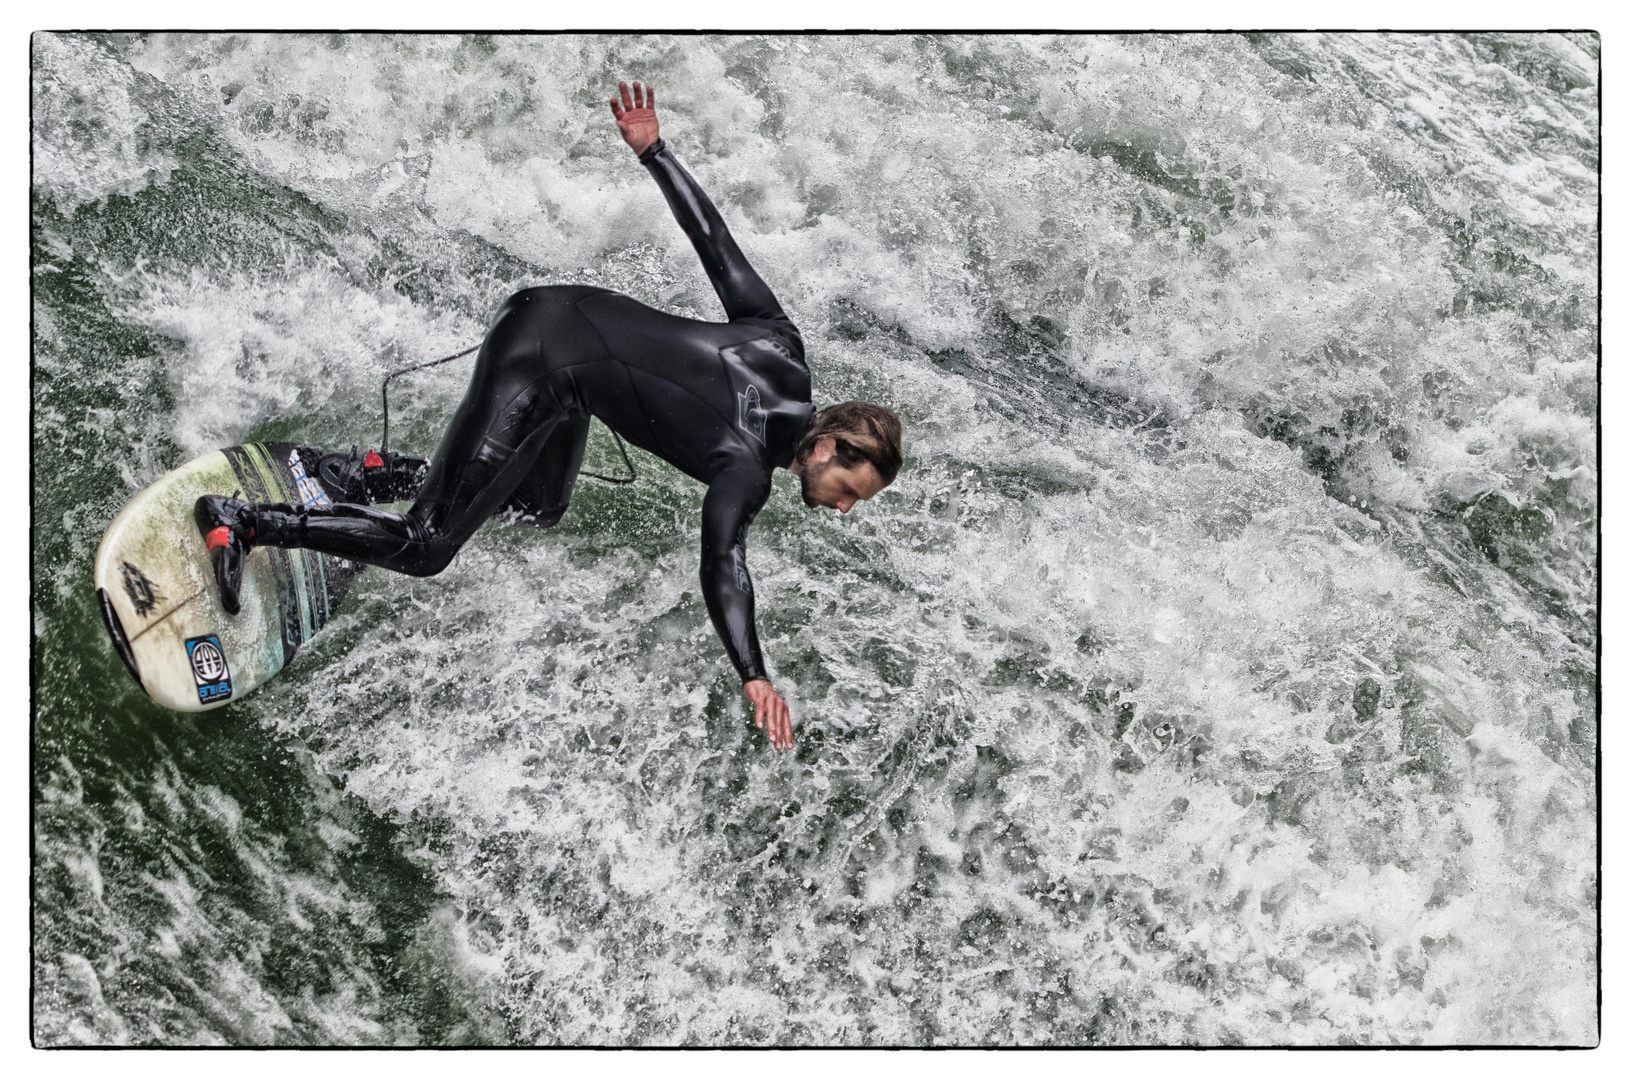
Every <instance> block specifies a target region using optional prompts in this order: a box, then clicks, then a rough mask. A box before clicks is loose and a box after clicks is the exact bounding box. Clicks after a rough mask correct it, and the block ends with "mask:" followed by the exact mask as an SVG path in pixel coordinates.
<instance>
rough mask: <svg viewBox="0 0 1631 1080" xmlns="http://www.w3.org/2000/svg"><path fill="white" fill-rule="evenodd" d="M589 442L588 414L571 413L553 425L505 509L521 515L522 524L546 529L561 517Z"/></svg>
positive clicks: (570, 496) (568, 501) (564, 511)
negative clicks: (530, 467) (534, 461)
mask: <svg viewBox="0 0 1631 1080" xmlns="http://www.w3.org/2000/svg"><path fill="white" fill-rule="evenodd" d="M588 442H589V417H587V416H584V415H581V414H575V415H572V416H569V417H567V418H566V419H564V420H562V421H561V422H560V423H559V424H558V425H556V427H555V430H554V431H553V432H551V433H550V436H549V438H548V439H546V440H545V441H544V447H543V449H542V450H541V451H540V452H539V454H538V463H537V464H536V465H534V466H533V467H532V471H531V472H530V473H528V474H527V476H526V478H525V479H524V480H522V481H521V483H520V485H519V486H518V487H517V488H516V489H515V491H514V492H513V493H511V495H510V497H509V499H508V500H507V501H506V502H505V504H504V508H505V509H506V510H514V511H516V512H517V513H519V514H520V515H521V519H520V520H521V521H522V522H523V523H524V524H528V525H536V526H538V527H539V528H541V529H548V528H551V527H553V526H554V525H556V524H557V523H558V522H559V521H560V520H561V515H562V514H565V513H566V508H567V505H568V504H569V503H570V502H571V501H572V488H573V485H574V484H575V483H576V482H577V479H578V470H579V469H580V468H582V467H583V450H584V447H585V445H587V443H588Z"/></svg>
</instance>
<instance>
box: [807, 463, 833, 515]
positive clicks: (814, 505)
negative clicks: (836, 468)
mask: <svg viewBox="0 0 1631 1080" xmlns="http://www.w3.org/2000/svg"><path fill="white" fill-rule="evenodd" d="M832 467H833V462H832V461H831V460H828V461H823V462H820V463H816V462H806V463H805V466H804V471H803V472H802V473H800V474H799V495H801V496H802V497H803V499H804V505H805V506H808V507H809V508H810V509H812V510H819V509H820V508H821V507H823V506H826V505H827V504H826V503H824V502H820V501H819V500H817V499H816V498H815V496H813V495H811V494H810V489H811V488H813V487H814V486H815V483H816V481H818V480H820V479H821V477H822V476H823V475H825V474H826V472H827V470H828V469H830V468H832Z"/></svg>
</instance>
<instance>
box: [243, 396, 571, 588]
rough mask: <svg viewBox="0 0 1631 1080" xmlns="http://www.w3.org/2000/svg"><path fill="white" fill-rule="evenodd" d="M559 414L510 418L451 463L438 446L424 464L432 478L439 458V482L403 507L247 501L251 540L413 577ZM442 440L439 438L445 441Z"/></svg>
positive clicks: (445, 549) (494, 505)
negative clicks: (250, 503)
mask: <svg viewBox="0 0 1631 1080" xmlns="http://www.w3.org/2000/svg"><path fill="white" fill-rule="evenodd" d="M462 411H463V410H461V412H462ZM505 412H506V414H507V412H508V410H506V411H505ZM473 419H475V418H474V417H472V416H470V415H465V416H464V417H463V418H462V421H461V419H460V418H458V417H456V418H455V421H454V426H453V428H450V429H449V434H450V435H452V434H454V433H455V432H456V431H458V429H460V428H461V426H462V424H464V423H469V422H470V421H472V420H473ZM564 420H566V416H565V414H563V413H559V412H549V413H545V414H542V415H539V416H536V417H532V418H530V419H528V420H527V421H526V422H525V423H524V424H516V423H509V424H505V425H503V426H501V427H500V428H499V429H498V430H497V431H491V430H490V431H489V432H488V435H487V437H486V438H484V439H482V440H481V442H480V443H479V449H478V451H477V453H476V455H475V456H474V457H472V458H470V459H469V460H464V461H459V462H456V463H454V465H455V467H449V464H448V461H447V459H446V458H444V457H443V456H442V455H441V453H440V452H438V458H439V459H440V460H439V462H436V463H433V464H432V465H431V478H432V479H437V464H441V465H443V469H442V470H441V476H440V479H441V480H442V483H441V484H440V485H439V486H438V487H437V488H436V489H435V490H433V491H431V492H430V494H429V495H428V496H427V495H425V494H421V496H420V498H419V500H418V501H417V502H415V503H414V505H413V508H412V509H410V510H409V511H408V512H407V513H406V514H397V513H392V512H390V511H388V510H377V509H375V508H373V507H371V506H357V505H353V504H350V503H334V504H333V505H331V506H328V507H323V508H318V507H309V508H308V507H296V506H290V505H288V504H281V503H271V504H266V503H263V504H261V505H258V506H255V507H252V508H250V510H249V511H248V515H247V516H248V518H249V520H250V521H251V522H252V523H253V526H252V527H253V536H252V538H251V543H252V544H253V545H255V546H260V545H272V546H274V547H285V548H309V549H311V550H313V551H321V552H323V553H324V554H325V555H334V556H338V557H339V558H342V559H350V560H352V561H353V562H363V563H367V564H369V565H370V566H382V567H384V568H385V569H387V570H395V571H397V572H398V573H403V574H413V575H415V576H417V577H429V576H430V575H432V574H439V573H441V572H442V571H443V570H444V569H446V568H447V564H448V563H450V562H452V561H453V556H455V555H457V554H458V552H459V549H460V548H461V547H463V546H464V543H465V541H467V540H469V539H470V537H471V536H472V535H473V534H474V533H475V531H476V530H477V529H479V528H480V527H481V526H482V524H483V523H484V522H486V521H487V519H488V518H490V517H492V516H493V515H494V514H495V513H497V512H498V510H499V509H500V508H501V507H502V506H503V505H504V503H505V502H506V500H508V499H509V497H510V495H511V493H512V492H513V491H514V490H515V488H516V486H517V485H518V484H519V483H520V482H521V481H522V479H524V478H525V477H526V476H527V474H528V473H529V472H530V471H532V469H533V468H534V466H535V465H536V464H537V462H538V459H539V458H540V457H541V456H542V453H543V450H544V448H545V447H546V445H548V444H549V443H550V442H551V441H552V439H551V436H552V435H553V433H554V432H555V430H556V428H557V427H559V426H560V425H561V423H562V421H564ZM511 439H513V443H512V442H511V441H509V440H511ZM458 441H460V440H455V444H457V442H458ZM447 442H448V440H446V439H444V440H443V445H444V447H445V446H446V445H447ZM450 477H456V479H450ZM430 487H431V480H427V482H426V488H430Z"/></svg>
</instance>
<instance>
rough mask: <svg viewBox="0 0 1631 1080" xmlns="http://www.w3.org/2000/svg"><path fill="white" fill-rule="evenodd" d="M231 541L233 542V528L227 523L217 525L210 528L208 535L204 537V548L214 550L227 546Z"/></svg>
mask: <svg viewBox="0 0 1631 1080" xmlns="http://www.w3.org/2000/svg"><path fill="white" fill-rule="evenodd" d="M230 543H232V530H231V529H229V528H227V527H226V526H225V525H217V526H216V527H215V528H213V529H211V530H210V534H209V535H208V536H206V537H204V548H205V550H207V551H214V550H215V549H216V548H218V547H226V546H227V545H228V544H230Z"/></svg>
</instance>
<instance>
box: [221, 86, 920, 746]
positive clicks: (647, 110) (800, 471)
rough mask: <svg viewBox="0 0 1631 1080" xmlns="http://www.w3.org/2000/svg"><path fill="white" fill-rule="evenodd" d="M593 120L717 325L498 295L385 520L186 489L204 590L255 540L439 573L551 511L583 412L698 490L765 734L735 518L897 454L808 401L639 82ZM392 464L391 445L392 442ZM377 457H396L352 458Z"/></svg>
mask: <svg viewBox="0 0 1631 1080" xmlns="http://www.w3.org/2000/svg"><path fill="white" fill-rule="evenodd" d="M618 91H619V94H620V96H621V99H622V100H621V101H619V100H618V99H617V98H613V99H612V102H611V105H612V115H613V116H614V117H615V118H616V121H617V127H618V130H619V132H620V133H621V134H622V137H623V141H624V142H626V143H627V144H628V145H629V148H630V149H632V150H633V151H634V152H635V153H636V154H637V155H639V160H640V163H641V164H642V165H644V166H645V167H646V169H647V170H648V171H649V172H650V173H651V175H652V177H653V178H654V179H655V180H656V181H657V186H658V187H659V188H660V189H661V190H662V193H663V196H664V198H665V199H667V201H668V205H669V208H670V209H671V210H672V211H673V213H674V217H675V218H676V219H677V220H678V222H679V225H680V227H681V228H682V229H684V230H685V233H686V235H687V236H688V237H689V238H690V240H691V243H692V245H693V246H694V247H695V248H696V251H697V255H698V256H700V257H701V259H702V265H703V268H704V269H705V270H706V271H707V273H708V278H709V280H710V281H711V282H712V283H713V287H714V291H715V292H716V293H717V294H718V295H719V300H720V302H721V303H722V304H723V305H724V308H725V315H726V317H727V318H728V320H729V321H728V322H722V323H716V322H701V321H698V320H695V319H686V318H681V317H679V316H675V315H670V314H667V313H665V312H661V311H657V310H655V309H654V308H650V307H647V306H646V305H645V304H642V303H640V302H639V301H637V300H634V299H632V298H630V297H628V296H624V295H623V294H621V293H617V292H612V291H610V290H608V289H601V288H595V287H592V286H588V285H550V286H541V287H538V288H532V289H525V290H522V291H521V292H518V293H516V294H515V295H514V296H512V297H510V298H509V299H508V300H506V301H505V302H504V305H503V306H502V307H501V308H500V309H499V311H498V314H497V316H496V317H495V318H494V320H493V324H492V327H491V328H490V329H489V330H488V332H487V336H486V338H485V339H484V340H483V342H482V345H481V349H480V352H479V353H478V354H477V358H476V367H475V372H474V374H473V375H472V376H471V380H470V387H469V389H468V390H467V391H466V393H465V396H464V400H463V401H462V402H461V403H460V404H459V407H458V409H457V411H456V412H455V413H454V414H453V420H452V422H451V423H450V424H449V426H448V429H447V432H446V434H444V435H443V436H442V441H441V445H440V446H439V447H438V448H437V450H436V454H435V456H434V457H432V458H431V461H430V464H429V467H428V469H426V471H425V475H424V481H423V484H422V485H421V486H420V487H419V490H418V496H417V498H416V499H415V500H414V503H413V505H412V506H411V507H410V508H409V510H408V511H407V513H405V514H396V513H389V512H387V511H383V510H378V509H375V508H373V507H371V506H365V505H361V504H348V503H332V504H330V505H328V506H318V505H307V506H294V505H291V504H287V503H259V504H251V503H245V502H241V501H239V500H237V499H231V498H226V497H223V496H219V495H206V496H204V497H203V498H201V499H199V500H198V505H197V507H196V516H197V518H198V524H199V529H200V531H201V532H202V533H203V534H204V536H205V542H206V545H207V546H208V548H209V549H210V552H211V557H212V560H213V562H214V564H215V572H216V577H217V581H218V583H219V585H220V592H221V602H222V606H224V607H225V608H226V609H227V610H228V611H229V612H231V613H233V614H236V612H237V608H238V603H237V600H238V589H239V585H240V583H241V581H242V575H243V566H244V559H245V558H246V557H247V556H248V554H249V552H250V550H251V549H252V548H254V547H257V546H268V545H269V546H275V547H283V548H310V549H312V550H315V551H320V552H324V553H326V554H329V555H334V556H338V557H339V558H343V559H350V560H353V561H357V562H364V563H369V564H371V565H374V566H382V567H385V568H386V569H389V570H396V571H399V572H401V573H406V574H414V575H419V576H428V575H431V574H436V573H439V572H440V571H441V570H443V569H444V568H445V567H446V566H447V565H448V563H449V562H451V561H452V559H453V556H454V555H455V554H456V553H457V552H458V550H459V548H460V547H462V546H463V545H464V543H465V542H466V541H467V540H469V539H470V537H471V535H472V534H474V533H475V531H476V530H477V528H479V527H480V526H481V525H482V524H483V523H484V522H486V521H487V520H488V519H490V518H492V517H493V516H494V515H495V514H497V513H499V512H501V511H504V510H511V511H515V512H517V513H518V514H519V515H520V519H521V520H523V521H526V522H529V523H531V524H536V525H539V526H541V527H544V528H548V527H549V526H552V525H554V524H555V523H556V522H558V521H559V520H560V518H561V515H562V514H564V513H565V512H566V507H567V503H568V500H569V499H570V498H571V494H572V486H573V483H574V481H575V480H576V478H577V474H578V469H579V467H580V465H581V464H582V462H583V451H584V444H585V442H586V440H587V439H588V435H589V420H590V418H591V417H598V418H600V420H601V421H602V422H603V423H605V424H606V426H607V427H609V428H611V429H612V430H613V431H614V432H617V433H618V434H619V435H621V436H622V437H623V438H625V439H627V440H628V441H629V442H631V443H633V444H634V445H636V446H639V447H641V448H642V449H644V450H647V451H649V452H650V453H652V454H655V455H657V456H658V457H660V458H662V459H663V460H665V461H667V462H669V463H670V464H672V465H673V466H674V467H675V468H677V469H679V470H680V471H681V472H684V473H685V474H686V475H688V476H691V477H692V478H694V479H696V480H700V481H701V482H702V483H704V484H706V485H707V486H708V492H707V495H706V496H705V497H704V498H703V501H702V594H703V597H704V598H705V600H706V603H707V606H708V615H709V617H710V618H711V619H712V620H713V624H714V628H715V630H717V631H718V633H719V637H720V640H721V641H722V642H723V643H724V646H725V652H726V654H727V655H728V656H729V657H730V660H731V663H732V664H734V665H735V667H736V671H737V674H738V675H739V676H740V677H741V680H742V690H743V693H744V694H746V695H747V697H748V699H749V700H750V701H752V703H753V709H754V722H755V724H756V725H757V726H758V727H760V728H761V729H763V730H764V731H765V733H766V736H767V737H768V739H769V741H770V744H771V745H772V746H773V747H775V748H777V749H786V748H788V747H790V746H791V745H792V742H793V728H792V720H791V717H790V715H789V713H788V709H787V703H786V702H785V701H784V700H783V699H782V696H781V695H780V694H779V693H777V692H776V689H775V687H774V686H772V685H771V682H770V679H769V676H768V674H767V673H766V670H765V665H764V659H763V657H762V655H761V654H760V650H759V641H758V635H757V633H756V631H755V629H754V606H753V582H752V579H751V578H750V577H749V575H748V569H747V558H746V550H745V543H746V534H747V528H748V525H749V524H751V523H752V521H753V519H754V516H755V515H756V514H757V513H758V512H759V509H760V508H761V507H763V506H764V504H765V500H766V499H767V498H768V497H769V495H770V488H771V471H772V470H773V469H775V468H785V469H789V470H791V471H792V472H793V473H794V475H796V476H797V477H798V478H799V483H800V489H801V492H802V495H803V499H804V502H805V503H806V504H807V505H809V506H811V507H826V508H830V509H834V510H837V511H839V512H840V513H848V512H849V510H850V508H851V507H853V506H854V505H855V504H856V503H857V502H860V501H862V500H865V499H870V498H872V497H873V496H874V495H876V494H877V493H878V492H879V491H881V490H883V488H884V487H886V486H887V485H888V484H889V483H890V482H891V481H893V480H894V478H895V474H896V473H897V472H898V471H899V469H900V465H901V449H900V436H901V428H900V420H899V419H898V418H897V417H896V416H895V414H894V413H893V412H891V411H890V410H889V409H886V408H883V407H881V406H878V405H872V404H868V403H866V402H857V401H847V402H844V403H842V404H839V405H834V406H831V407H830V408H826V409H822V410H820V411H817V410H816V409H815V407H814V406H813V405H812V404H811V402H810V372H809V369H808V367H807V366H806V365H805V361H804V342H803V339H802V338H801V337H800V336H799V331H798V327H796V326H794V325H793V321H792V320H791V319H789V318H788V317H787V314H786V312H784V311H783V310H782V308H781V305H780V304H779V303H777V301H776V297H775V295H774V294H773V293H772V292H771V291H770V288H769V286H767V285H766V284H765V283H764V281H763V280H762V279H761V278H760V277H759V275H758V274H757V273H755V272H754V270H753V267H752V266H750V265H749V264H748V261H747V259H746V258H745V257H743V255H742V252H741V250H740V249H739V248H738V247H737V246H736V242H735V241H734V240H733V239H732V238H731V235H730V232H729V231H728V230H727V229H726V228H725V222H724V220H723V219H722V218H721V217H720V215H719V211H718V210H717V209H715V207H714V204H713V203H712V202H710V201H709V199H708V196H707V195H705V194H704V193H703V191H702V188H701V187H699V186H698V185H697V182H696V181H695V180H693V179H692V178H691V175H690V174H689V173H687V172H686V171H685V169H684V168H682V167H681V165H680V163H679V161H678V160H676V159H675V157H674V155H673V153H672V152H671V151H670V150H669V149H668V146H667V144H666V143H664V142H663V140H662V139H661V138H659V137H658V133H657V113H656V94H655V92H654V91H653V90H652V89H651V88H649V87H642V86H641V84H640V83H638V82H637V83H635V84H634V91H633V94H632V96H631V94H630V92H629V87H628V85H627V84H625V83H619V84H618ZM393 458H394V455H393ZM369 464H370V465H374V466H376V468H378V467H383V468H385V469H387V470H389V469H391V468H392V467H393V466H397V465H399V464H400V463H399V462H397V461H394V460H393V461H391V462H384V461H381V460H379V459H378V457H377V455H370V460H369Z"/></svg>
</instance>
